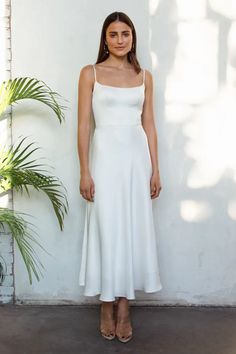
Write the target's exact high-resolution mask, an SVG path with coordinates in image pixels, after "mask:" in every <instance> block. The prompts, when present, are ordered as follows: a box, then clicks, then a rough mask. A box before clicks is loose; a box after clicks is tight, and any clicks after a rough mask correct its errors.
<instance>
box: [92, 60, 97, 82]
mask: <svg viewBox="0 0 236 354" xmlns="http://www.w3.org/2000/svg"><path fill="white" fill-rule="evenodd" d="M93 71H94V80H95V81H97V76H96V69H95V64H94V65H93Z"/></svg>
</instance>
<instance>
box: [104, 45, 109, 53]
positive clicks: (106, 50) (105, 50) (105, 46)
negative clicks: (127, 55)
mask: <svg viewBox="0 0 236 354" xmlns="http://www.w3.org/2000/svg"><path fill="white" fill-rule="evenodd" d="M104 52H105V53H106V54H108V53H109V50H108V47H107V44H106V43H104Z"/></svg>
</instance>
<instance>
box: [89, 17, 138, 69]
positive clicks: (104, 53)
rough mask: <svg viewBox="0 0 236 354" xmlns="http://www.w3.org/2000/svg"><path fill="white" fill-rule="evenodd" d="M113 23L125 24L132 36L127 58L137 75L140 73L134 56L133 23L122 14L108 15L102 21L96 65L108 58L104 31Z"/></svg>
mask: <svg viewBox="0 0 236 354" xmlns="http://www.w3.org/2000/svg"><path fill="white" fill-rule="evenodd" d="M114 21H121V22H124V23H126V24H127V25H128V26H129V27H130V28H131V31H132V36H133V43H132V48H131V50H130V51H129V53H128V55H127V58H128V61H129V63H131V64H132V65H133V67H134V69H135V71H136V72H137V73H139V72H140V71H141V67H140V64H139V62H138V59H137V56H136V47H137V36H136V31H135V27H134V24H133V22H132V21H131V19H130V18H129V17H128V16H127V15H126V14H125V13H124V12H118V11H115V12H112V13H111V14H110V15H108V16H107V17H106V19H105V20H104V23H103V26H102V32H101V38H100V46H99V52H98V57H97V61H96V64H98V63H102V62H103V61H104V60H106V59H107V58H108V57H109V51H108V48H107V45H106V42H105V41H106V30H107V28H108V26H109V25H110V23H112V22H114Z"/></svg>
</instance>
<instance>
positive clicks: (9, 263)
mask: <svg viewBox="0 0 236 354" xmlns="http://www.w3.org/2000/svg"><path fill="white" fill-rule="evenodd" d="M10 14H11V11H10V0H4V1H1V2H0V83H2V82H3V81H4V80H8V79H10V77H11V31H10ZM10 142H11V113H10V111H8V112H7V113H6V114H5V115H4V119H2V120H1V121H0V147H2V146H3V145H4V144H6V145H9V144H10ZM0 207H9V208H11V207H12V194H11V192H10V193H8V194H6V195H2V196H1V197H0ZM0 257H1V258H0V260H1V262H2V263H3V264H4V266H5V267H6V269H5V270H6V276H5V279H4V282H3V283H2V285H1V286H0V303H2V304H5V303H9V302H13V295H14V275H13V262H14V254H13V240H12V236H11V234H9V233H7V231H5V232H4V231H3V230H2V229H1V231H0Z"/></svg>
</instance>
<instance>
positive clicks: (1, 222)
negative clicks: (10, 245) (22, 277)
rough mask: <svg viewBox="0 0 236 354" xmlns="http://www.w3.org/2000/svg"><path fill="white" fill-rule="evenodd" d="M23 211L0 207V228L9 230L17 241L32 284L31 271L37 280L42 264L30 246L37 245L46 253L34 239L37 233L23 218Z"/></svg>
mask: <svg viewBox="0 0 236 354" xmlns="http://www.w3.org/2000/svg"><path fill="white" fill-rule="evenodd" d="M23 215H27V214H24V213H19V212H15V211H13V210H11V209H8V208H0V230H1V229H2V230H3V231H7V230H9V231H10V232H11V234H12V236H13V238H14V240H15V241H16V243H17V246H18V248H19V251H20V253H21V255H22V258H23V261H24V264H25V266H26V269H27V272H28V276H29V281H30V284H32V273H33V274H34V275H35V277H36V279H37V280H38V281H39V280H40V277H39V273H38V271H39V272H40V274H41V275H42V272H41V269H40V268H43V269H45V268H44V266H43V264H42V263H41V262H40V259H39V257H38V255H37V253H36V252H35V250H34V249H33V247H32V243H33V244H35V245H37V246H39V247H40V248H41V249H43V250H44V251H45V252H46V253H47V254H49V255H50V253H48V252H47V251H46V250H45V248H44V247H43V246H42V245H40V243H39V242H38V241H37V240H36V236H38V235H37V233H36V232H35V231H34V230H33V229H32V227H31V226H32V224H31V223H30V222H28V221H26V220H25V219H24V218H23Z"/></svg>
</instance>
